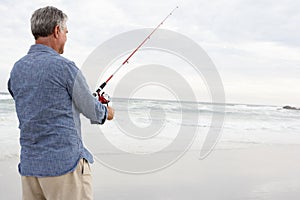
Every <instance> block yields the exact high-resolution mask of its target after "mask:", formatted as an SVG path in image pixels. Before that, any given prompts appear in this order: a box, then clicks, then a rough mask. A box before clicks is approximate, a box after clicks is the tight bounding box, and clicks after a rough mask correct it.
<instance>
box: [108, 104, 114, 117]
mask: <svg viewBox="0 0 300 200" xmlns="http://www.w3.org/2000/svg"><path fill="white" fill-rule="evenodd" d="M114 115H115V111H114V109H113V108H112V107H110V106H107V120H112V119H113V118H114Z"/></svg>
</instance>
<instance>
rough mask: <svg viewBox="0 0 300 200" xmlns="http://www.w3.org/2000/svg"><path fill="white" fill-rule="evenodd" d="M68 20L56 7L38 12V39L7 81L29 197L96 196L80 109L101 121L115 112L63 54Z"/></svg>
mask: <svg viewBox="0 0 300 200" xmlns="http://www.w3.org/2000/svg"><path fill="white" fill-rule="evenodd" d="M66 20H67V16H66V15H65V14H64V13H63V12H62V11H61V10H59V9H57V8H54V7H49V6H48V7H44V8H40V9H38V10H36V11H35V12H34V13H33V15H32V17H31V30H32V34H33V36H34V38H35V44H34V45H32V46H31V47H30V50H29V52H28V54H27V55H26V56H24V57H23V58H21V59H20V60H19V61H17V62H16V63H15V65H14V67H13V69H12V71H11V74H10V79H9V82H8V89H9V91H10V93H11V95H12V96H13V98H14V100H15V105H16V111H17V115H18V119H19V128H20V144H21V155H20V164H19V172H20V174H21V178H22V190H23V199H24V200H36V199H47V200H68V199H72V200H83V199H92V198H93V197H92V196H93V194H92V185H91V173H90V166H89V163H92V162H93V157H92V155H91V154H90V153H89V152H88V151H87V149H85V148H84V146H83V143H82V139H81V131H80V119H79V115H80V113H82V114H83V115H84V116H85V117H87V118H89V119H90V120H91V121H92V122H93V123H97V124H103V123H104V122H105V120H106V119H108V120H111V119H112V118H113V116H114V111H113V109H112V108H111V107H109V106H107V107H106V106H104V105H103V104H101V103H100V102H99V101H98V100H97V99H95V98H94V97H93V96H92V95H91V93H90V91H89V89H88V86H87V83H86V81H85V79H84V77H83V75H82V74H81V72H80V70H79V69H78V68H77V67H76V66H75V64H74V63H73V62H71V61H69V60H68V59H66V58H64V57H62V56H60V55H59V54H62V53H63V52H64V45H65V42H66V40H67V33H68V30H67V26H66Z"/></svg>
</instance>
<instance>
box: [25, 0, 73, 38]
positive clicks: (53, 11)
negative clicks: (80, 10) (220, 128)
mask: <svg viewBox="0 0 300 200" xmlns="http://www.w3.org/2000/svg"><path fill="white" fill-rule="evenodd" d="M67 19H68V17H67V15H66V14H65V13H63V12H62V11H61V10H59V9H57V8H55V7H52V6H47V7H44V8H40V9H38V10H36V11H35V12H34V13H33V14H32V16H31V32H32V34H33V36H34V39H38V38H39V37H47V36H49V35H51V34H52V33H53V30H54V28H55V26H57V25H58V26H59V28H60V30H64V29H65V27H66V21H67Z"/></svg>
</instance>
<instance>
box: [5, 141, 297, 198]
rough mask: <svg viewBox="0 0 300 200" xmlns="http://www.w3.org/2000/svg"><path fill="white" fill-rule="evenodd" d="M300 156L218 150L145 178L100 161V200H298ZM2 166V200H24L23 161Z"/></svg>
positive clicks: (275, 150) (292, 149)
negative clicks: (201, 158) (18, 169)
mask: <svg viewBox="0 0 300 200" xmlns="http://www.w3.org/2000/svg"><path fill="white" fill-rule="evenodd" d="M299 151H300V146H299V145H253V146H251V147H248V148H242V149H231V150H228V149H227V150H225V149H223V150H222V149H217V150H215V151H214V152H213V153H212V154H211V155H210V156H208V157H207V158H206V159H204V160H199V159H198V157H199V155H198V153H199V152H198V151H189V152H187V153H186V154H185V155H184V156H183V157H182V158H181V159H180V160H179V161H177V162H176V163H174V164H173V165H172V166H170V167H168V168H166V169H164V170H161V171H158V172H155V173H150V174H143V175H133V174H125V173H120V172H117V171H114V170H112V169H109V168H107V167H105V166H103V165H102V164H101V163H99V162H95V163H94V164H93V165H92V170H93V175H94V193H95V199H110V200H117V199H124V200H127V199H144V200H148V199H149V200H168V199H174V200H181V199H206V200H215V199H218V200H219V199H220V200H225V199H228V200H234V199H236V200H240V199H245V200H247V199H269V200H281V199H289V200H293V199H295V200H296V199H299V196H300V180H299V177H300V171H299V168H300V156H299ZM112 156H118V157H120V159H126V158H124V157H123V156H122V155H112ZM0 162H1V165H0V166H1V172H0V176H1V181H0V190H1V199H21V184H20V177H19V175H18V172H17V163H18V158H9V159H6V160H2V161H0Z"/></svg>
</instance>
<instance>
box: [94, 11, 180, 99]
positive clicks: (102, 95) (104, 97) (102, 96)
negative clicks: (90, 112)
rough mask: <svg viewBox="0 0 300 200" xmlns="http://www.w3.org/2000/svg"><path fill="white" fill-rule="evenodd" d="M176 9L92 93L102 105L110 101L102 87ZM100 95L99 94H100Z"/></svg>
mask: <svg viewBox="0 0 300 200" xmlns="http://www.w3.org/2000/svg"><path fill="white" fill-rule="evenodd" d="M177 8H178V6H176V7H175V8H174V9H173V10H172V11H171V12H170V13H169V14H168V15H167V16H166V17H165V18H164V19H163V20H162V21H161V22H160V23H159V24H158V25H157V26H156V28H155V29H153V31H152V32H151V33H150V34H149V35H148V36H147V37H146V38H145V39H144V40H143V41H142V42H141V43H140V44H139V46H138V47H137V48H136V49H135V50H133V52H132V53H131V54H130V55H129V56H128V57H127V58H126V59H125V60H124V62H122V64H121V65H120V66H119V67H118V68H117V69H116V70H115V71H114V73H112V74H111V75H110V76H109V78H108V79H107V80H106V81H104V82H103V83H102V84H101V85H100V86H99V88H98V89H97V90H96V92H95V93H93V95H94V96H95V97H96V96H98V100H99V101H100V102H101V103H103V104H108V103H109V101H110V97H109V96H108V95H107V94H105V93H104V92H102V93H101V91H102V90H103V89H104V87H105V86H106V84H107V83H108V82H109V81H110V80H111V79H112V77H114V75H115V74H116V73H117V72H118V71H119V70H120V69H121V68H122V66H123V65H125V64H127V63H128V61H129V59H130V58H131V57H132V56H133V55H134V54H135V53H136V52H137V51H138V50H139V49H140V48H141V47H142V46H143V45H144V44H145V43H146V42H147V40H150V37H151V36H152V35H153V34H154V32H155V31H156V30H157V29H159V27H160V26H161V25H162V24H163V23H164V22H165V21H166V20H167V19H168V18H169V17H170V16H171V15H172V14H173V12H174V11H175V10H176V9H177ZM100 93H101V94H100Z"/></svg>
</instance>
